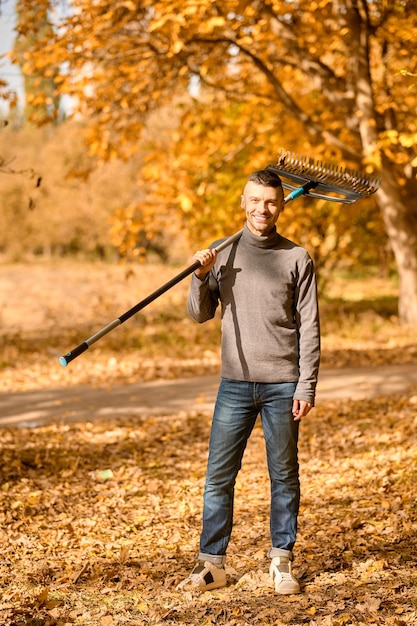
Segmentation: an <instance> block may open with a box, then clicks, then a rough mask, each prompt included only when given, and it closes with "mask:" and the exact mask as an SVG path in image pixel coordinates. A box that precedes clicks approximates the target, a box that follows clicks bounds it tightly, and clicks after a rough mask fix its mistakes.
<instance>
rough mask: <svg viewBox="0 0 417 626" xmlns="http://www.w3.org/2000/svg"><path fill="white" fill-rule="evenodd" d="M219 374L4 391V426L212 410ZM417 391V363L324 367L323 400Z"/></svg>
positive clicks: (0, 397) (0, 406)
mask: <svg viewBox="0 0 417 626" xmlns="http://www.w3.org/2000/svg"><path fill="white" fill-rule="evenodd" d="M218 380H219V378H218V376H217V375H216V376H202V377H192V378H182V379H176V380H169V381H166V380H158V381H153V382H148V383H137V384H129V385H119V386H114V387H102V388H97V387H88V386H79V387H73V388H52V389H42V390H39V391H29V392H25V393H2V394H0V426H20V427H22V426H32V427H35V426H39V425H41V424H45V423H48V422H78V421H87V420H89V421H90V420H94V419H97V418H106V417H117V416H119V415H120V416H123V415H126V414H129V415H140V416H143V415H173V414H176V413H180V412H181V411H186V412H190V411H193V410H195V411H211V409H212V407H213V403H214V400H215V396H216V391H217V386H218ZM407 392H410V393H412V394H414V393H417V366H416V364H409V365H392V366H386V365H384V366H380V367H373V368H352V369H337V370H326V369H323V370H322V371H321V374H320V382H319V386H318V391H317V402H318V403H319V402H321V401H324V400H337V399H349V398H350V399H352V400H354V399H355V400H357V399H360V398H367V397H369V398H371V397H377V396H384V395H389V394H394V393H407Z"/></svg>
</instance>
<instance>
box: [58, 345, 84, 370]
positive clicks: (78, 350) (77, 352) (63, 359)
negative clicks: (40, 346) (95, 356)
mask: <svg viewBox="0 0 417 626" xmlns="http://www.w3.org/2000/svg"><path fill="white" fill-rule="evenodd" d="M86 350H88V343H87V342H86V341H83V343H80V345H79V346H77V347H76V348H74V350H71V352H68V353H67V354H66V355H65V356H61V357H60V359H59V363H60V365H62V367H65V366H66V365H68V363H71V361H73V360H74V359H76V358H77V356H79V355H80V354H82V353H83V352H85V351H86Z"/></svg>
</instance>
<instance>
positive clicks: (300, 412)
mask: <svg viewBox="0 0 417 626" xmlns="http://www.w3.org/2000/svg"><path fill="white" fill-rule="evenodd" d="M312 408H313V405H312V404H311V402H305V400H294V402H293V403H292V414H293V415H294V420H295V421H296V422H298V421H300V419H301V418H302V417H305V416H306V415H307V413H310V411H311V409H312Z"/></svg>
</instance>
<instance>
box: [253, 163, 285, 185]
mask: <svg viewBox="0 0 417 626" xmlns="http://www.w3.org/2000/svg"><path fill="white" fill-rule="evenodd" d="M248 180H250V181H251V182H252V183H255V184H257V185H263V186H264V187H281V188H282V182H281V179H280V177H279V176H278V174H277V173H276V172H274V170H271V169H268V168H265V169H263V170H257V171H256V172H253V173H252V174H251V175H250V176H249V178H248Z"/></svg>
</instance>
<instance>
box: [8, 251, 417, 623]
mask: <svg viewBox="0 0 417 626" xmlns="http://www.w3.org/2000/svg"><path fill="white" fill-rule="evenodd" d="M173 274H175V271H173V270H172V269H170V268H162V269H161V268H158V267H155V268H152V267H150V268H143V269H142V270H141V269H140V268H133V269H132V268H126V267H119V266H117V267H116V266H105V265H103V266H99V265H91V266H90V267H88V268H86V267H85V266H84V265H81V264H70V265H65V264H64V265H62V264H60V263H58V264H54V263H52V264H48V265H42V264H38V265H33V266H30V267H28V266H19V265H17V266H12V265H10V266H9V265H6V266H3V267H2V268H1V271H0V294H1V296H2V298H3V301H2V302H1V303H0V304H1V307H0V315H1V319H0V321H1V326H0V348H1V355H2V356H1V359H0V392H3V393H7V392H9V391H12V392H16V391H26V390H30V389H41V388H47V387H51V386H54V387H62V386H74V385H78V384H81V383H82V384H89V385H96V384H97V385H103V383H105V384H108V385H110V386H111V385H112V384H116V383H123V382H134V381H143V380H152V379H156V378H175V377H178V376H184V375H190V376H191V375H197V374H198V375H201V374H203V373H215V372H217V371H218V367H219V350H218V342H219V327H218V321H217V322H216V321H213V322H212V323H211V322H210V323H208V324H205V325H203V326H199V325H196V324H194V323H193V322H192V321H191V320H189V319H188V317H187V315H186V314H185V300H186V291H187V285H186V283H184V284H182V285H179V286H178V287H177V288H176V289H174V290H172V291H171V292H169V293H168V294H166V295H165V296H164V297H163V298H161V300H158V301H157V302H156V303H155V304H154V305H152V307H150V308H149V309H146V311H144V312H143V313H141V314H140V315H138V316H135V318H134V319H132V320H130V321H129V322H127V323H126V325H124V326H123V327H122V328H118V329H116V330H115V331H114V332H112V333H111V334H110V335H109V336H108V337H107V338H104V339H103V340H102V341H100V343H98V344H96V345H94V346H93V347H92V348H91V349H90V350H89V351H88V352H87V353H86V354H84V355H81V357H79V358H78V359H77V360H76V361H74V362H73V363H72V364H70V366H68V368H61V367H60V366H59V365H58V363H57V361H58V356H59V355H60V354H63V353H65V352H66V351H67V349H70V348H73V347H74V346H75V345H77V344H78V343H80V342H81V341H82V340H85V339H86V338H87V337H89V336H90V335H92V334H93V333H94V332H96V331H97V330H98V329H99V328H101V327H103V326H105V325H106V324H107V323H108V322H110V321H111V320H112V319H114V318H115V317H117V316H118V315H120V314H121V313H122V312H124V311H125V310H127V309H128V308H129V307H130V306H132V305H134V304H135V303H136V302H137V301H139V300H140V299H141V298H142V297H144V296H146V295H147V294H149V293H150V292H151V291H152V290H153V289H155V288H156V287H159V286H160V285H161V284H162V283H163V282H164V281H165V280H168V279H170V278H171V277H172V275H173ZM393 294H395V285H393V284H389V281H388V282H387V281H386V280H380V279H376V280H375V279H374V280H372V281H370V280H368V279H366V280H356V281H354V280H351V279H350V280H349V281H338V282H337V281H335V283H334V284H333V285H332V293H331V294H330V296H329V297H327V298H324V299H322V302H321V311H322V327H323V365H324V367H337V368H343V367H360V366H362V365H367V366H369V365H372V366H377V365H379V364H386V363H390V364H395V363H401V364H403V363H411V364H413V363H416V366H417V329H414V330H413V329H409V328H408V329H403V328H401V327H400V326H399V324H398V319H397V318H396V305H397V301H396V298H395V295H393ZM209 428H210V415H208V414H205V413H196V412H191V413H187V412H184V413H180V414H176V415H166V416H153V415H148V416H146V417H143V418H140V417H137V416H133V415H129V414H128V413H126V415H124V416H123V417H122V418H118V419H111V418H109V419H107V420H106V421H94V422H91V423H84V422H83V423H81V422H80V423H72V424H49V425H44V426H41V427H37V428H32V429H27V428H24V429H15V428H2V429H0V468H1V469H0V471H1V479H0V520H1V521H0V624H1V625H2V626H3V625H4V626H70V625H71V626H72V625H74V626H116V625H117V626H119V625H120V626H124V625H126V626H139V625H140V626H147V625H149V626H157V625H158V626H159V625H160V626H164V625H167V626H170V625H171V626H174V625H178V626H179V625H190V626H191V625H196V624H198V625H200V624H201V625H210V624H219V625H224V626H249V625H252V624H255V625H256V624H259V625H260V624H271V625H276V626H281V625H287V624H289V625H291V626H344V625H348V626H349V625H352V626H353V625H355V626H362V625H371V626H372V625H375V626H377V625H378V626H379V625H386V626H391V625H393V626H406V625H411V624H413V625H415V624H416V623H417V591H416V590H417V568H416V565H417V563H416V561H417V505H416V502H415V485H416V484H417V472H416V469H417V390H413V389H410V391H409V393H408V394H407V395H402V396H390V397H380V398H376V399H372V400H361V401H355V402H353V401H343V402H342V401H339V402H325V403H322V404H321V405H320V406H318V407H317V408H316V409H314V411H313V412H312V413H311V414H310V415H309V416H308V417H307V418H306V419H305V420H304V421H303V422H302V426H301V437H300V457H301V458H300V460H301V480H302V505H301V514H300V520H299V521H300V527H299V536H298V542H297V546H296V550H295V562H294V571H295V573H296V575H297V576H298V577H299V578H300V581H301V584H302V591H303V593H302V594H300V595H295V596H288V597H281V596H277V595H276V594H275V593H274V590H273V588H272V586H271V584H270V581H269V580H268V576H267V572H268V565H269V561H268V559H267V558H266V553H267V551H268V549H269V536H268V532H269V483H268V476H267V469H266V463H265V451H264V443H263V437H262V428H261V426H260V425H258V426H257V427H256V428H255V430H254V433H253V435H252V437H251V439H250V442H249V445H248V449H247V452H246V455H245V458H244V464H243V468H242V471H241V473H240V475H239V479H238V484H237V489H236V511H235V526H234V533H233V537H232V543H231V546H230V550H229V554H228V564H227V571H228V581H229V582H228V586H227V587H226V588H224V589H220V590H217V591H214V592H210V593H205V594H202V595H191V594H190V593H186V594H183V593H180V592H178V591H177V590H176V585H177V583H178V582H180V581H181V580H182V578H183V577H185V576H186V575H187V574H188V572H189V571H190V569H191V568H192V567H193V565H194V561H195V557H196V553H197V549H198V536H199V531H200V520H201V508H202V491H203V483H204V474H205V465H206V456H207V442H208V436H209Z"/></svg>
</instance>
